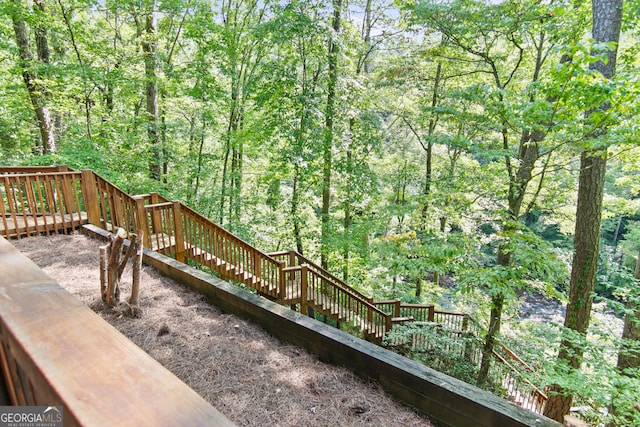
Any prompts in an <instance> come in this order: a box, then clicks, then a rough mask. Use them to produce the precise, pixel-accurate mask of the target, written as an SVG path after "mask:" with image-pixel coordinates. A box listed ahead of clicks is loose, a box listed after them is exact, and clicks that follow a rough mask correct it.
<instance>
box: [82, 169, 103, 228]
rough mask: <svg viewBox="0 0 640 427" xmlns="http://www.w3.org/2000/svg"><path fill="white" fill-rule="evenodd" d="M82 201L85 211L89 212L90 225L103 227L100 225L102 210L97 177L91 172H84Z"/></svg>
mask: <svg viewBox="0 0 640 427" xmlns="http://www.w3.org/2000/svg"><path fill="white" fill-rule="evenodd" d="M82 199H83V201H84V210H85V211H86V212H87V220H88V221H89V224H92V225H95V226H97V227H102V224H101V223H100V208H99V206H98V193H97V192H96V177H95V175H94V174H93V172H92V171H90V170H83V171H82Z"/></svg>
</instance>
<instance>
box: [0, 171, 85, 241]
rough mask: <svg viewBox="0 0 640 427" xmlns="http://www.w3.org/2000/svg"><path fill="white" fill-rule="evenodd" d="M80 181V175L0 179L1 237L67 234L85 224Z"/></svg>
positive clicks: (6, 176) (10, 175)
mask: <svg viewBox="0 0 640 427" xmlns="http://www.w3.org/2000/svg"><path fill="white" fill-rule="evenodd" d="M5 169H6V168H5ZM81 178H82V174H81V173H80V172H44V173H33V174H19V173H18V172H15V173H6V174H3V175H0V189H1V191H0V196H1V198H0V217H1V218H0V235H1V236H4V237H6V238H11V237H16V238H20V237H21V236H30V235H34V234H39V233H58V232H65V233H66V232H69V231H71V230H74V229H76V228H78V227H80V226H81V225H82V224H84V223H86V222H87V216H86V214H85V213H84V207H85V206H84V203H83V199H82V179H81Z"/></svg>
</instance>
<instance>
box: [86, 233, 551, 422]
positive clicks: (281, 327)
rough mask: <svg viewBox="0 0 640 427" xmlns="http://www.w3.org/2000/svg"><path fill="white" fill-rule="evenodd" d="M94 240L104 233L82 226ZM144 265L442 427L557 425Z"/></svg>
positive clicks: (210, 282) (174, 264) (309, 324)
mask: <svg viewBox="0 0 640 427" xmlns="http://www.w3.org/2000/svg"><path fill="white" fill-rule="evenodd" d="M84 230H85V232H87V234H89V235H92V236H94V237H98V238H103V239H104V238H106V237H107V235H108V233H106V232H105V231H103V230H101V229H99V228H97V227H93V226H89V225H87V226H84ZM144 262H145V263H146V264H147V265H150V266H152V267H154V268H156V269H157V270H159V271H160V272H161V273H162V274H164V275H166V276H168V277H171V278H173V279H175V280H177V281H179V282H181V283H183V284H185V285H187V286H189V287H190V288H192V289H194V290H196V291H198V292H200V293H202V294H204V295H206V296H207V298H208V299H209V301H210V302H211V303H212V304H215V305H216V306H218V307H220V308H221V309H222V310H224V311H227V312H230V313H233V314H236V315H238V316H240V317H243V318H245V319H248V320H250V321H252V322H254V323H256V324H258V325H260V326H261V327H262V328H264V329H265V330H266V331H267V332H269V333H270V334H272V335H274V336H276V337H278V338H280V339H282V340H283V341H287V342H290V343H292V344H294V345H297V346H300V347H303V348H306V349H308V350H309V351H311V352H313V353H314V354H316V355H318V357H319V358H320V359H321V360H322V361H324V362H327V363H331V364H334V365H338V366H344V367H346V368H348V369H350V370H352V371H353V372H354V373H356V374H357V375H359V376H360V377H362V378H365V379H371V380H374V381H376V382H378V383H379V384H381V385H382V387H384V389H385V390H386V391H387V392H389V393H390V394H391V395H393V396H395V397H396V398H398V399H399V400H400V401H402V402H404V403H406V404H408V405H410V406H412V407H414V408H416V409H417V410H418V411H420V412H421V413H423V414H425V415H426V416H427V417H429V418H430V419H432V420H433V421H435V422H437V423H438V425H443V426H456V427H457V426H460V427H463V426H465V427H466V426H473V427H481V426H487V427H488V426H495V427H511V426H514V427H515V426H537V427H557V426H560V425H561V424H559V423H557V422H555V421H552V420H550V419H548V418H546V417H543V416H541V415H538V414H535V413H533V412H530V411H528V410H526V409H523V408H521V407H518V406H516V405H514V404H513V403H510V402H508V401H507V400H505V399H501V398H499V397H497V396H494V395H493V394H491V393H489V392H486V391H483V390H481V389H479V388H477V387H474V386H472V385H469V384H467V383H465V382H462V381H459V380H457V379H455V378H452V377H449V376H447V375H444V374H441V373H439V372H437V371H434V370H433V369H430V368H427V367H425V366H423V365H421V364H418V363H416V362H414V361H412V360H409V359H407V358H405V357H403V356H400V355H398V354H396V353H393V352H391V351H389V350H386V349H384V348H381V347H379V346H377V345H375V344H372V343H369V342H367V341H364V340H361V339H358V338H355V337H353V336H352V335H349V334H347V333H344V332H342V331H340V330H338V329H336V328H333V327H331V326H328V325H325V324H323V323H322V322H319V321H316V320H315V319H312V318H310V317H307V316H305V315H303V314H301V313H297V312H295V311H293V310H289V309H288V308H285V307H283V306H280V305H278V304H276V303H273V302H271V301H269V300H267V299H265V298H262V297H260V296H258V295H255V294H253V293H251V292H248V291H246V290H244V289H241V288H240V287H238V286H235V285H233V284H230V283H228V282H225V281H222V280H220V279H217V278H215V277H213V276H211V275H209V274H207V273H204V272H202V271H200V270H197V269H195V268H192V267H189V266H187V265H185V264H182V263H180V262H178V261H176V260H174V259H172V258H169V257H166V256H164V255H161V254H159V253H157V252H153V251H150V250H147V249H145V251H144Z"/></svg>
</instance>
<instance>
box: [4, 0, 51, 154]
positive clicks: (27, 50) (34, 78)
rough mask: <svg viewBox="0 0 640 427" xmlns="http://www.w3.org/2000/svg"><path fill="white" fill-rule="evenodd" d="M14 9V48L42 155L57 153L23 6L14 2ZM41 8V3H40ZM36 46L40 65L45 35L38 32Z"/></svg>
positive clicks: (46, 52)
mask: <svg viewBox="0 0 640 427" xmlns="http://www.w3.org/2000/svg"><path fill="white" fill-rule="evenodd" d="M14 2H15V4H16V9H17V10H18V11H19V12H16V14H13V15H12V16H11V18H12V20H13V29H14V32H15V36H16V44H17V45H18V52H19V55H20V67H21V68H22V78H23V80H24V83H25V85H26V87H27V92H28V93H29V100H30V101H31V105H32V106H33V110H34V113H35V116H36V123H37V125H38V130H39V131H40V141H41V144H42V146H41V153H42V154H49V153H53V152H55V151H56V138H55V131H54V130H55V126H54V121H53V117H52V116H51V112H50V111H49V107H48V106H47V98H46V93H47V88H46V86H45V84H44V83H43V80H42V78H41V76H39V75H38V72H37V67H36V63H35V60H34V57H33V53H32V52H31V47H30V43H29V36H28V34H27V26H26V24H25V20H24V18H23V16H22V15H21V13H22V12H21V11H22V10H23V5H22V2H21V1H20V0H14ZM39 4H41V5H42V7H43V8H44V3H42V1H40V2H39ZM37 33H38V34H37V36H36V43H37V49H38V57H39V58H41V59H40V60H41V61H46V62H48V61H49V49H48V44H47V37H46V36H47V33H46V31H42V29H39V30H37Z"/></svg>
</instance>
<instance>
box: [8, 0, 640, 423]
mask: <svg viewBox="0 0 640 427" xmlns="http://www.w3.org/2000/svg"><path fill="white" fill-rule="evenodd" d="M360 3H361V4H360ZM360 3H357V4H356V3H354V4H350V5H349V14H345V16H344V18H343V22H342V24H343V25H342V27H343V31H342V32H341V33H340V34H333V30H332V28H331V19H332V16H331V13H330V10H329V9H330V8H328V7H327V4H326V2H321V1H318V0H293V1H290V2H286V3H279V2H273V1H267V2H258V3H256V2H253V1H247V0H234V1H231V2H226V3H223V4H212V3H211V2H203V1H199V0H196V1H191V2H184V1H180V0H172V1H169V2H161V3H158V10H157V14H156V19H157V29H158V32H157V39H158V40H157V42H158V50H157V54H156V57H155V58H154V61H155V65H156V72H157V75H156V79H157V83H158V88H159V95H158V96H159V110H160V111H159V117H160V122H161V126H160V128H161V132H160V133H161V140H162V142H161V149H160V151H161V155H160V157H161V160H162V162H164V163H165V164H164V165H163V166H164V167H166V174H164V173H163V177H162V179H161V180H159V181H156V180H153V179H151V178H150V177H149V176H150V174H149V163H150V162H151V161H152V160H154V159H152V158H151V157H150V152H151V151H150V148H151V147H150V145H149V141H148V139H149V138H148V127H147V123H148V120H147V116H146V114H147V113H146V109H145V106H146V99H145V96H146V94H145V69H144V57H143V50H142V42H143V41H144V38H143V33H144V24H145V14H147V13H148V10H145V7H146V6H147V3H145V2H142V3H140V2H133V1H128V0H127V1H119V2H115V1H109V2H106V3H104V4H103V5H102V6H101V7H96V5H95V4H94V3H91V2H79V1H76V0H61V1H59V2H58V3H56V4H55V5H54V4H53V3H51V4H47V6H48V9H47V12H46V14H44V15H43V14H41V13H39V12H37V10H34V9H33V7H32V3H20V2H4V3H2V4H1V5H0V164H32V165H45V164H52V163H56V164H68V165H69V166H71V167H73V168H76V169H85V168H90V169H93V170H95V171H96V172H98V173H99V174H100V175H102V176H104V177H105V178H107V179H109V180H111V181H113V182H115V183H116V184H117V185H119V186H120V187H122V188H123V189H125V190H126V191H128V192H131V193H147V192H150V191H160V192H161V193H162V194H163V195H164V196H166V197H168V198H171V199H182V200H183V201H185V202H187V203H188V204H189V205H190V206H192V207H193V208H195V209H196V210H198V211H199V212H201V213H203V214H204V215H206V216H208V217H210V218H212V219H213V220H215V221H220V222H222V223H223V225H224V226H226V227H228V228H229V229H231V230H233V231H234V232H236V233H237V234H239V235H240V236H241V237H242V238H243V239H245V240H247V241H249V242H252V243H254V244H255V245H257V246H258V247H260V248H261V249H263V250H265V251H276V250H284V249H288V248H294V247H295V248H298V247H299V248H300V249H302V250H303V252H304V253H305V255H306V256H308V257H309V258H311V259H314V260H317V259H318V258H319V254H320V245H321V241H320V235H321V218H320V207H321V200H322V195H321V188H322V185H323V182H322V175H323V170H322V167H323V161H324V158H323V151H322V141H323V138H324V136H325V135H324V130H325V128H326V117H325V106H326V99H327V96H328V90H329V85H328V81H329V75H328V74H329V73H328V67H327V52H328V43H329V41H330V40H333V41H334V42H335V43H337V45H338V46H339V48H340V55H339V58H338V75H339V79H338V81H337V84H336V88H335V90H336V93H335V102H336V111H337V112H338V114H337V115H336V117H335V118H334V123H333V126H334V133H335V135H334V138H333V144H334V145H333V147H332V155H333V163H332V169H331V178H332V188H331V190H332V198H331V206H330V218H329V229H328V231H329V236H328V238H327V240H326V242H324V244H325V245H326V247H327V248H328V252H329V253H328V261H329V267H330V269H331V270H332V271H333V272H334V273H336V274H338V275H342V276H343V277H347V278H348V281H349V282H350V283H352V284H354V285H355V286H356V287H358V288H360V289H362V290H363V291H366V292H367V293H371V294H373V295H374V296H375V297H376V298H377V299H388V298H401V299H402V300H403V301H406V302H417V303H418V302H420V303H434V302H437V303H438V304H442V305H447V306H451V307H459V308H460V309H464V310H468V311H471V312H473V314H474V315H475V316H476V317H477V318H479V319H484V320H486V319H487V318H488V313H489V311H490V309H491V303H490V301H491V297H492V296H496V295H503V296H505V297H506V298H507V310H506V311H507V315H508V316H511V315H513V314H514V310H516V309H517V301H518V300H519V299H520V298H521V297H522V296H523V295H524V294H528V293H531V294H543V295H551V296H554V297H557V298H562V293H563V292H564V291H565V288H566V286H567V283H568V281H569V280H568V266H569V265H570V263H571V251H572V250H573V238H572V236H571V233H572V232H573V229H574V222H575V204H576V190H577V189H576V177H577V173H578V153H579V152H580V151H581V150H583V149H594V150H609V151H610V153H611V156H610V157H609V160H608V162H609V165H608V168H609V176H608V181H607V188H606V193H607V194H606V197H605V209H606V211H607V212H606V218H605V222H604V226H603V233H602V250H601V254H600V258H599V261H600V262H599V276H598V282H599V283H598V287H597V292H598V293H599V295H600V296H601V297H607V298H612V299H613V300H614V301H617V302H618V303H619V304H618V306H617V307H618V312H619V313H620V314H622V313H623V310H622V308H621V305H620V304H621V303H624V302H626V301H627V300H628V299H629V298H632V299H633V298H636V297H637V295H636V293H634V289H636V288H637V284H636V282H635V281H633V280H632V279H631V277H630V275H631V273H632V271H633V269H634V260H635V257H636V256H637V251H638V242H640V235H639V234H640V232H638V227H637V225H635V223H636V222H637V219H638V218H637V214H638V200H637V199H638V198H637V195H638V193H639V192H640V184H639V182H640V180H638V171H639V170H640V163H639V161H638V159H640V155H639V154H638V148H639V146H638V143H637V135H638V134H640V129H639V125H638V120H637V117H636V115H637V111H638V110H639V109H640V105H638V102H639V101H638V100H639V99H640V96H638V94H639V93H640V85H639V81H640V79H639V77H638V76H639V74H638V49H639V48H638V46H640V43H637V40H638V29H639V27H638V25H637V22H638V20H637V19H635V18H636V17H637V16H638V6H637V5H636V4H635V3H632V2H627V4H625V14H626V17H625V22H624V27H625V31H626V33H625V38H624V39H623V40H622V42H621V44H620V46H619V48H618V49H619V62H618V69H619V70H620V72H619V73H618V74H619V78H617V79H616V80H611V81H607V80H604V79H602V78H601V77H600V76H599V75H598V74H597V73H595V72H593V71H592V70H590V68H589V66H590V65H591V64H593V63H594V62H595V61H598V60H600V59H602V58H603V56H604V55H605V54H606V53H607V52H608V51H609V50H610V49H611V48H612V46H611V45H610V44H604V45H594V44H593V43H592V42H591V41H590V40H588V39H587V38H586V37H585V36H584V35H585V31H587V29H588V28H589V26H590V20H591V13H590V12H591V11H590V3H589V2H573V1H565V0H562V1H554V2H538V1H533V0H513V1H505V2H491V1H481V0H474V1H467V0H464V1H463V0H453V1H448V2H441V1H432V0H424V1H419V2H404V1H403V2H399V3H400V7H399V10H398V9H397V7H396V6H395V5H391V4H389V3H388V2H380V1H373V2H366V4H365V2H360ZM18 4H21V5H23V6H24V7H22V6H21V8H20V12H21V13H22V14H23V16H24V18H25V22H26V25H27V30H28V34H29V41H30V43H31V47H32V50H33V51H34V53H35V52H36V51H35V33H36V27H37V26H38V25H44V27H46V30H47V37H48V42H49V46H50V48H51V61H50V63H49V64H46V65H45V64H41V63H40V64H36V66H35V67H36V69H37V70H38V71H39V72H40V79H41V82H42V83H43V84H44V85H45V87H46V92H47V93H46V94H47V100H48V102H49V104H50V105H49V107H50V110H51V112H52V115H53V117H54V122H55V123H56V138H57V142H58V150H57V152H55V153H52V154H50V155H48V156H39V155H38V154H37V153H38V144H40V142H39V138H40V136H39V132H38V128H37V123H36V121H35V115H34V110H33V106H32V105H31V100H30V99H29V93H28V91H27V89H26V87H25V84H24V80H23V76H22V69H21V67H20V64H21V61H20V58H19V55H18V49H17V45H16V42H15V34H14V29H13V23H12V20H11V16H12V15H11V14H13V13H16V12H18V10H17V9H16V5H18ZM367 5H368V6H369V7H371V10H370V12H371V14H372V15H371V16H370V18H371V19H370V21H369V23H370V24H371V28H367V22H368V21H367V19H366V13H367V10H366V8H367ZM608 100H612V101H611V108H610V109H609V110H608V112H607V113H606V114H604V113H597V112H596V113H594V114H590V115H589V118H588V120H585V115H584V112H585V111H588V110H591V109H593V108H594V107H597V106H599V105H601V104H602V103H604V102H606V101H608ZM603 126H606V127H608V128H609V132H608V133H607V136H606V137H600V136H599V135H600V133H599V129H601V128H602V127H603ZM532 132H539V135H542V137H540V138H539V141H538V140H536V141H535V142H532V140H531V139H527V137H529V138H530V137H531V134H532ZM594 135H596V136H597V137H594ZM532 145H535V147H536V152H535V153H534V154H535V155H536V156H537V157H536V160H535V161H534V162H533V164H532V165H531V170H530V177H529V176H527V175H526V173H524V172H525V171H521V170H520V167H521V166H522V165H523V164H524V161H525V156H524V153H525V152H526V151H527V148H528V147H531V146H532ZM427 162H429V167H430V169H428V168H427ZM523 180H524V181H526V182H523ZM524 184H526V185H524ZM521 191H522V192H523V193H522V194H521V193H520V192H521ZM518 196H522V198H521V200H519V203H520V204H519V205H518V204H517V203H516V202H518V200H517V199H518ZM616 236H617V237H616ZM622 236H624V238H623V239H622V238H621V237H622ZM499 253H501V254H502V256H504V257H505V259H506V258H508V262H507V263H505V265H499V264H498V254H499ZM434 277H440V278H441V279H443V278H446V279H447V285H446V286H444V285H443V284H436V283H432V281H433V278H434ZM419 289H420V290H421V294H420V295H419V296H417V295H416V293H417V291H418V290H419ZM508 316H507V318H508ZM507 326H508V327H511V326H513V325H512V323H511V322H509V324H508V325H507ZM508 327H507V328H505V329H508ZM513 328H514V329H517V326H513ZM553 331H554V333H555V335H554V336H553V337H551V336H548V335H547V334H548V333H549V331H546V332H545V331H544V330H535V331H526V333H525V332H523V335H522V336H524V338H523V339H522V341H524V342H526V343H531V345H530V346H527V345H522V346H521V347H519V348H518V351H519V352H520V351H522V352H523V353H524V354H525V355H526V357H525V359H526V360H527V361H528V362H530V363H531V364H533V365H536V366H543V365H544V366H546V365H547V364H550V363H551V362H552V361H553V359H554V358H555V355H556V351H555V349H556V348H557V344H558V342H559V337H560V336H561V335H560V332H558V331H557V330H555V329H554V330H553ZM396 333H397V334H398V338H397V339H406V338H407V337H408V336H409V335H410V334H411V333H412V332H411V330H409V329H408V330H406V331H404V332H403V331H402V329H399V330H398V331H396ZM425 333H428V334H430V336H431V339H433V340H434V341H437V342H438V343H439V347H440V348H443V349H444V348H447V346H449V345H451V342H449V341H447V340H449V338H450V337H448V336H447V334H446V333H442V331H440V330H438V329H436V328H432V329H431V330H429V331H427V332H425ZM612 335H615V334H614V333H612ZM402 337H404V338H402ZM549 343H552V344H549ZM598 345H600V344H598ZM607 345H608V346H609V347H606V349H605V347H602V346H601V347H598V346H596V345H593V346H592V344H589V346H590V347H589V351H588V353H589V355H588V360H589V363H590V364H591V365H590V366H589V369H587V370H586V372H582V371H581V372H579V373H571V372H568V371H567V372H565V371H559V370H558V371H555V372H554V373H553V374H550V375H549V377H548V378H547V379H548V381H557V382H558V383H561V382H560V381H561V380H562V377H566V378H565V383H561V384H565V385H566V386H567V387H568V388H570V389H572V390H573V389H574V390H576V392H579V393H582V392H580V391H579V390H578V388H579V386H580V384H581V383H584V382H585V381H592V382H593V383H594V384H595V382H596V381H603V384H605V385H604V386H603V387H602V389H600V390H596V389H595V387H590V389H589V390H588V393H587V392H585V401H588V402H590V403H592V404H593V405H594V407H596V408H606V407H608V404H609V403H610V402H609V401H610V400H611V396H620V399H621V401H622V402H626V403H621V404H620V406H619V407H620V411H619V413H620V414H621V415H620V416H623V415H624V411H627V408H628V404H627V403H628V401H629V399H630V396H631V395H632V393H631V390H632V387H635V385H634V384H637V383H635V382H634V381H636V379H637V374H636V373H633V374H632V375H631V376H630V377H623V376H620V375H618V374H617V373H615V372H614V371H615V369H614V368H613V367H612V364H611V362H610V361H608V362H607V363H604V361H602V363H600V358H599V357H600V356H602V355H605V354H606V355H607V357H604V359H607V358H608V359H610V357H609V356H610V355H611V354H613V353H615V345H617V344H615V343H614V344H612V343H611V342H609V343H608V344H607ZM414 356H415V357H416V358H418V359H420V360H423V361H424V362H425V363H435V364H438V366H440V368H441V369H449V370H450V372H451V373H453V374H455V375H457V376H458V377H461V378H467V379H470V378H472V377H473V374H472V369H471V367H470V366H469V365H468V364H467V362H466V361H465V359H464V358H460V357H458V356H455V355H448V356H447V355H446V354H445V353H442V354H439V355H437V356H438V357H437V359H438V360H440V361H436V357H435V355H433V358H432V356H431V355H429V354H426V353H420V354H415V355H414ZM447 357H449V359H447ZM442 360H446V362H442ZM588 375H593V376H588ZM627 378H630V379H627ZM585 379H586V380H585ZM591 388H593V390H591ZM496 389H498V388H496ZM598 393H600V394H598ZM607 396H609V397H607ZM607 399H609V401H607ZM617 406H618V404H616V407H617ZM629 416H631V415H630V414H627V418H628V417H629ZM594 417H599V415H594ZM594 419H595V418H594ZM631 419H632V418H631Z"/></svg>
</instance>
